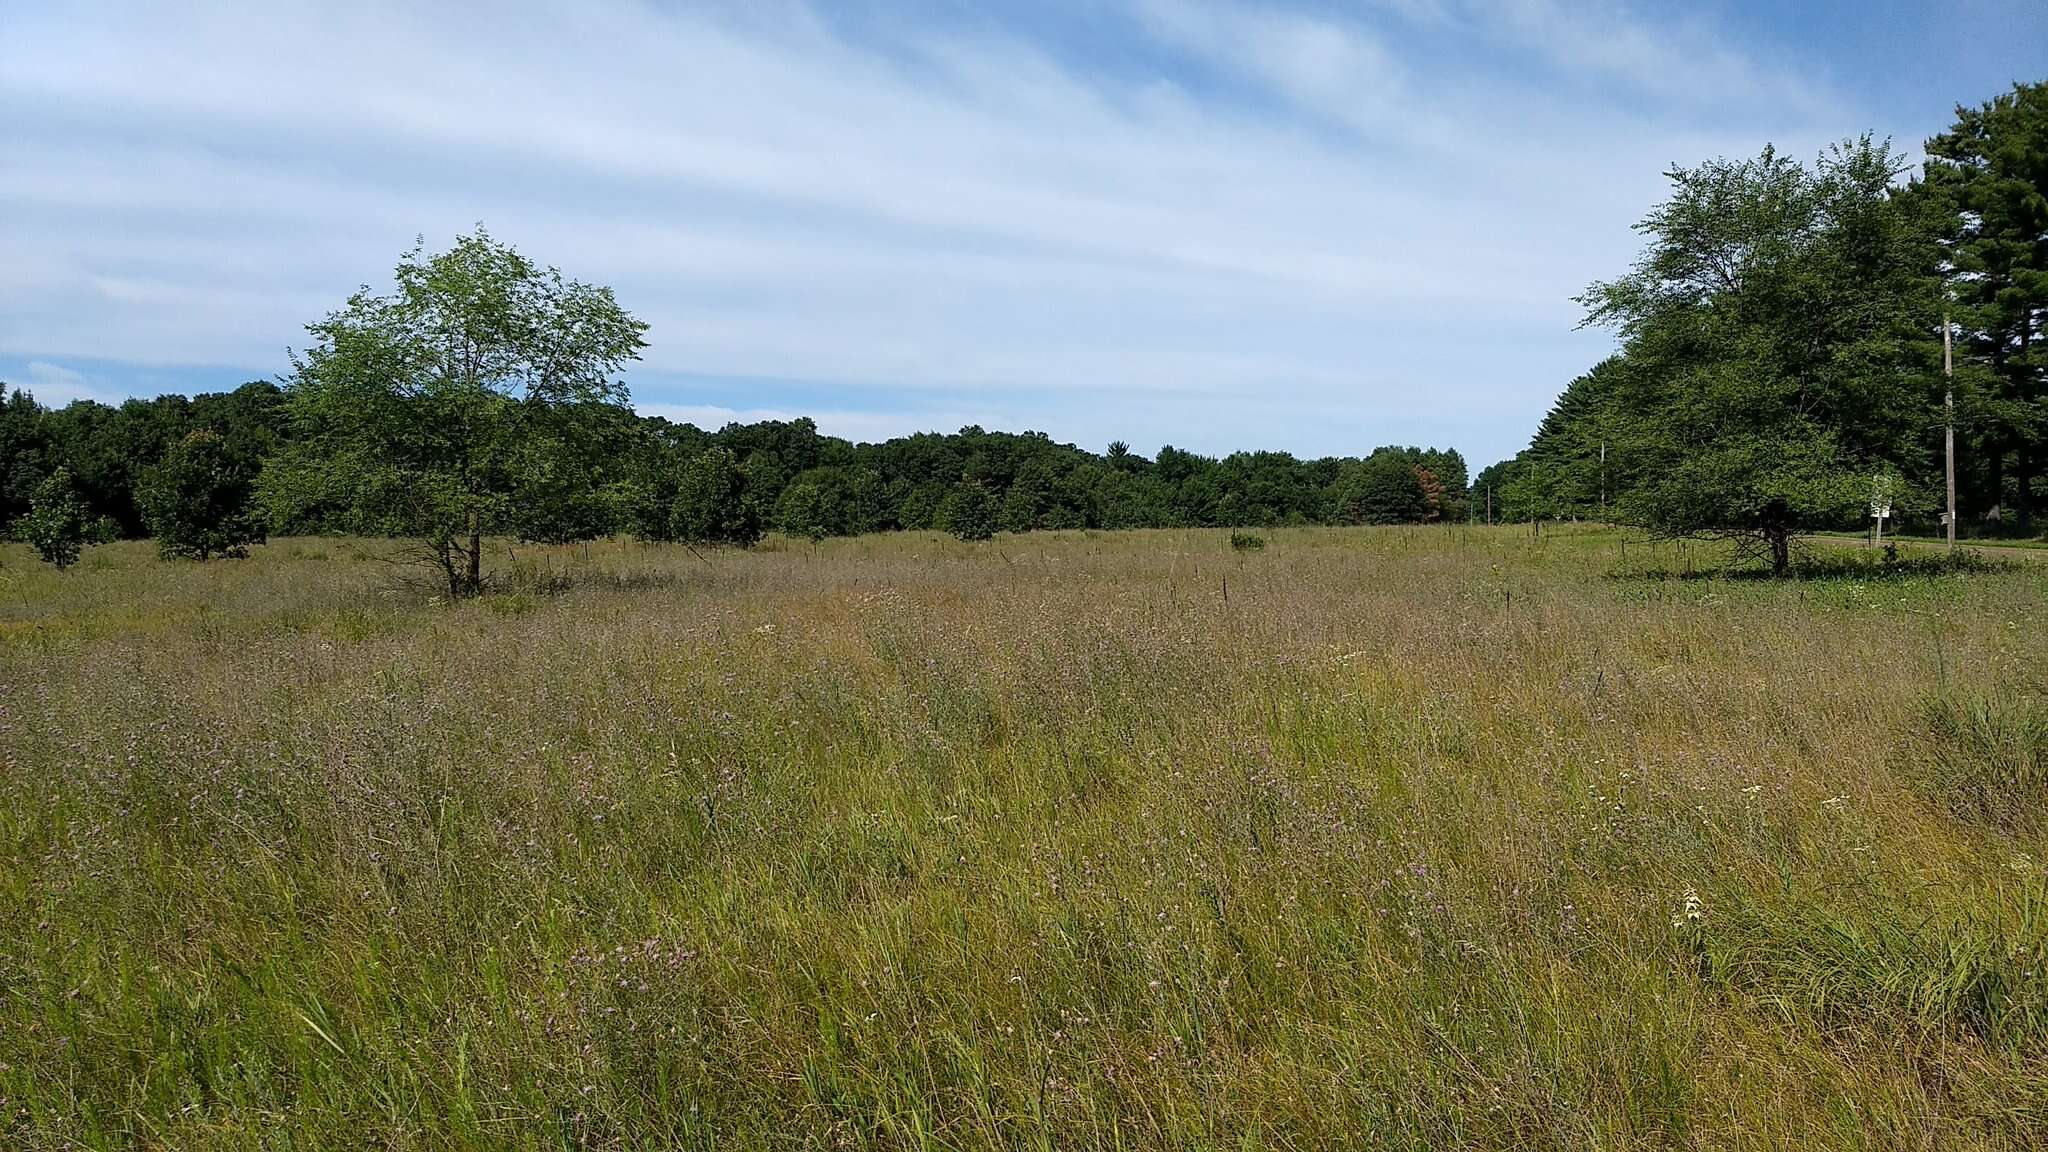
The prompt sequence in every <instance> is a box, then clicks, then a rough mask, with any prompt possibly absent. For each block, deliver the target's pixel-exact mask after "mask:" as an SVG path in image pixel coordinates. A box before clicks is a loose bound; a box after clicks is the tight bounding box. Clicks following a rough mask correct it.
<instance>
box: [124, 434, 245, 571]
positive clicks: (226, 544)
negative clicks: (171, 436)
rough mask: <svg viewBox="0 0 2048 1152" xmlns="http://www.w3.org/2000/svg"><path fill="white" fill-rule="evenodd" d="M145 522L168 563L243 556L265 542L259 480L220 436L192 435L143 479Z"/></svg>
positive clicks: (186, 437)
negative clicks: (257, 492)
mask: <svg viewBox="0 0 2048 1152" xmlns="http://www.w3.org/2000/svg"><path fill="white" fill-rule="evenodd" d="M141 503H142V514H143V520H144V522H145V523H146V524H147V525H148V527H149V531H150V534H151V535H152V536H154V537H156V545H157V551H158V553H159V554H161V555H163V556H164V557H166V558H169V557H179V556H182V557H189V558H191V559H194V560H205V559H207V558H208V557H212V556H230V557H242V556H247V555H248V554H249V545H251V544H261V543H263V539H264V530H263V520H262V518H261V516H260V515H259V512H258V509H257V506H256V499H255V484H254V477H253V475H252V474H251V472H250V470H249V469H248V467H247V466H246V465H244V464H243V463H242V462H240V461H238V460H236V459H235V458H234V456H233V454H232V453H231V452H230V451H229V449H228V445H227V441H226V440H225V439H224V438H223V437H222V436H221V435H220V434H219V433H217V432H206V431H200V432H192V433H188V434H187V435H186V436H185V438H184V439H183V440H180V441H178V443H177V444H176V445H175V446H173V447H172V448H171V450H170V451H169V452H168V453H166V454H165V455H164V458H163V461H162V462H161V463H159V464H157V465H156V466H155V467H153V468H150V469H148V470H146V471H145V472H144V473H143V476H142V484H141Z"/></svg>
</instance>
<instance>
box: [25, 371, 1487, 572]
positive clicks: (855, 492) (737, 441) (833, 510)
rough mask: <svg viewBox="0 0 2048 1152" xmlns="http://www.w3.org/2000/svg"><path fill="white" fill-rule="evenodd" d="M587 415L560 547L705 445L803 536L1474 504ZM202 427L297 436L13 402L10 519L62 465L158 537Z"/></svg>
mask: <svg viewBox="0 0 2048 1152" xmlns="http://www.w3.org/2000/svg"><path fill="white" fill-rule="evenodd" d="M587 407H588V411H587V413H585V415H586V416H587V417H588V419H585V420H582V421H579V424H580V425H581V427H583V428H584V429H585V437H586V440H587V453H585V456H586V459H587V461H588V462H589V464H590V466H591V467H592V468H594V469H595V470H596V473H597V475H596V478H595V483H592V484H590V485H588V486H587V487H583V488H582V489H581V490H580V491H579V492H577V493H576V494H575V495H574V497H573V498H564V496H563V494H562V493H560V492H558V491H554V490H552V489H551V488H550V487H549V485H548V483H547V478H546V477H539V476H534V477H528V478H527V480H528V482H527V483H525V484H522V485H515V487H514V490H513V492H512V503H513V505H514V506H515V507H516V508H518V509H519V510H520V522H519V523H518V524H516V525H515V526H513V527H512V528H511V529H510V530H511V531H512V532H513V533H514V534H517V535H521V536H524V537H526V538H529V539H534V540H543V541H548V542H556V543H559V542H563V541H569V540H578V539H587V538H593V537H597V536H605V535H612V534H617V533H636V534H639V535H642V536H645V537H650V538H666V537H667V536H668V534H669V533H670V531H671V529H670V528H669V526H668V525H669V522H670V520H671V518H672V517H671V513H672V512H673V503H674V501H675V499H676V495H677V488H678V486H679V484H682V483H684V482H685V479H686V477H687V476H688V474H689V465H690V464H691V463H692V462H693V461H696V460H697V459H698V458H699V457H701V456H704V455H705V454H706V453H711V452H722V453H725V454H729V455H730V457H731V461H732V464H733V466H734V467H735V469H736V470H737V472H738V473H739V475H740V477H741V492H742V499H743V501H744V503H745V505H746V506H747V508H748V509H749V510H751V512H752V513H753V514H754V515H755V516H756V517H757V519H758V522H759V524H760V526H761V527H764V528H774V529H778V530H781V531H784V532H788V533H790V534H791V535H797V536H845V535H856V534H859V533H863V532H877V531H888V530H892V529H938V530H951V529H953V528H955V527H956V526H961V525H959V524H958V523H956V522H958V521H960V520H962V518H963V517H965V516H967V515H970V514H972V515H977V516H984V517H986V518H987V520H988V522H989V527H990V528H991V529H993V530H995V531H1003V532H1025V531H1030V530H1033V529H1055V528H1164V527H1207V526H1277V525H1300V524H1394V523H1410V522H1413V523H1420V522H1424V521H1430V520H1437V519H1452V520H1461V519H1463V518H1464V517H1465V515H1466V513H1467V511H1468V503H1469V501H1468V492H1467V479H1466V465H1465V460H1464V458H1463V457H1462V456H1460V455H1459V454H1458V453H1457V452H1456V451H1455V450H1440V449H1433V448H1412V447H1398V446H1389V447H1383V448H1379V449H1377V450H1375V451H1373V452H1371V453H1369V454H1367V455H1364V456H1362V457H1325V458H1322V459H1317V460H1302V459H1297V458H1296V457H1294V456H1292V455H1289V454H1288V453H1285V452H1239V453H1235V454H1232V455H1230V456H1226V457H1223V458H1220V459H1218V458H1214V457H1208V456H1202V455H1199V454H1196V453H1193V452H1187V451H1183V450H1181V449H1178V448H1174V447H1172V446H1170V445H1169V446H1167V447H1164V448H1161V449H1160V450H1159V452H1158V453H1157V455H1156V456H1154V457H1152V458H1149V459H1148V458H1146V457H1145V456H1142V455H1140V454H1138V453H1136V452H1133V451H1131V450H1130V449H1129V447H1127V446H1126V445H1124V444H1122V443H1114V444H1111V445H1109V449H1108V451H1107V452H1106V453H1102V454H1098V453H1094V452H1090V451H1087V450H1086V449H1082V448H1078V447H1075V446H1074V445H1071V444H1061V443H1056V442H1055V441H1053V440H1052V439H1051V438H1050V437H1049V436H1046V435H1045V434H1043V433H1039V432H1025V433H1021V434H1019V433H1009V432H988V431H984V430H982V429H981V428H978V427H967V428H963V429H961V430H960V431H958V432H952V433H936V432H929V433H919V434H916V435H913V436H905V437H900V438H897V439H894V440H889V441H887V442H884V443H874V444H856V443H853V442H851V441H848V440H845V439H842V438H840V437H837V436H828V435H824V434H822V433H820V432H819V431H818V428H817V425H816V424H815V423H814V422H813V421H811V420H809V419H807V418H806V419H798V420H789V421H762V422H758V423H753V424H739V423H735V424H729V425H726V426H725V427H724V428H721V429H719V430H717V431H707V430H705V429H702V428H698V427H696V426H695V425H692V424H677V423H672V422H670V421H669V420H667V419H665V418H663V417H660V416H641V415H637V414H635V413H633V412H632V411H631V410H629V409H627V408H625V407H623V406H620V405H611V404H592V405H589V406H587ZM199 431H206V432H211V433H213V434H216V435H217V436H219V437H220V440H221V441H222V445H223V447H224V449H225V454H226V456H227V457H228V459H229V460H230V461H231V464H232V466H233V467H234V468H236V469H238V470H241V471H243V472H245V473H247V474H248V475H249V476H251V477H253V476H254V475H255V474H256V473H257V472H259V471H260V470H261V468H262V466H263V464H264V463H265V462H266V461H268V460H270V459H272V458H273V457H274V456H276V455H277V454H278V453H279V452H280V450H282V449H284V448H286V447H288V446H289V444H290V442H291V440H292V437H293V424H292V420H291V415H290V413H289V411H288V410H287V407H286V404H285V389H284V388H282V387H280V386H279V385H278V384H276V383H273V382H269V381H262V380H257V381H251V382H249V383H246V384H243V385H242V386H240V387H239V388H236V389H234V390H232V391H228V392H218V393H206V394H201V395H197V396H192V397H186V396H181V395H175V394H173V395H164V396H157V397H154V398H149V399H134V400H127V401H124V402H122V403H121V404H120V405H118V406H114V405H107V404H101V403H97V402H94V401H91V400H80V401H75V402H73V403H71V404H69V405H66V406H64V407H62V408H46V407H44V406H42V405H40V404H38V403H37V402H36V400H35V398H34V396H33V395H32V394H30V393H29V392H27V391H23V390H19V389H17V390H14V391H12V392H10V393H8V394H7V395H6V396H5V399H4V402H0V523H6V522H8V521H11V520H13V519H14V518H16V517H18V516H21V515H23V514H25V513H26V512H27V511H28V509H29V504H30V501H31V499H32V496H33V494H34V492H35V489H36V488H37V486H38V485H40V484H41V483H43V481H44V480H45V479H47V478H48V476H49V475H50V473H52V472H53V471H55V470H56V469H57V468H59V467H63V468H66V469H68V471H69V472H70V474H71V478H72V481H73V483H74V485H75V486H76V488H77V491H78V494H79V497H80V500H81V502H82V504H83V505H84V507H85V509H86V512H87V515H88V517H89V519H90V520H91V521H92V523H93V525H94V531H95V534H96V535H98V536H99V537H101V538H104V539H117V538H137V537H145V536H148V535H150V534H151V529H150V524H149V518H148V517H147V515H146V514H145V510H144V502H145V501H144V498H143V492H144V489H145V488H146V486H147V483H148V479H149V475H150V472H151V469H152V467H153V466H154V465H156V464H158V463H159V462H160V461H162V460H163V459H164V457H165V456H166V454H167V453H169V452H170V450H171V448H172V447H173V446H174V445H176V444H178V443H179V442H180V441H182V440H184V439H185V438H186V437H187V436H189V435H190V434H192V433H194V432H199ZM347 520H348V509H346V508H343V507H338V506H335V505H332V504H321V503H318V502H315V503H314V504H312V505H310V506H308V507H304V508H297V509H294V510H293V511H292V512H290V513H289V514H287V515H284V516H280V517H277V518H275V519H273V520H271V522H270V523H269V525H268V527H269V530H270V531H271V532H272V533H273V534H277V535H301V534H318V533H325V532H335V531H347V530H349V528H350V524H349V523H346V521H347Z"/></svg>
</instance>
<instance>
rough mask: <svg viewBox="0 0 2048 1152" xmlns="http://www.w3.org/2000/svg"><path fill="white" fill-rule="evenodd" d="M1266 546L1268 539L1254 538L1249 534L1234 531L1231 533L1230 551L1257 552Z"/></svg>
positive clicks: (1262, 537)
mask: <svg viewBox="0 0 2048 1152" xmlns="http://www.w3.org/2000/svg"><path fill="white" fill-rule="evenodd" d="M1265 546H1266V538H1265V537H1264V536H1254V535H1252V534H1251V533H1249V532H1239V531H1236V530H1234V529H1233V530H1232V531H1231V533H1230V550H1231V551H1233V552H1257V551H1258V550H1260V549H1261V548H1264V547H1265Z"/></svg>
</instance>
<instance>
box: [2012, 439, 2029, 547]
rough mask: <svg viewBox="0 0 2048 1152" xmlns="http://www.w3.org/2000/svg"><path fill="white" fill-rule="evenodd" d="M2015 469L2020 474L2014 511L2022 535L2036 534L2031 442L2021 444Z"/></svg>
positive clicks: (2014, 498) (2014, 499)
mask: <svg viewBox="0 0 2048 1152" xmlns="http://www.w3.org/2000/svg"><path fill="white" fill-rule="evenodd" d="M2014 471H2016V472H2017V473H2018V474H2019V475H2018V476H2017V477H2016V479H2017V480H2018V481H2019V491H2018V492H2016V493H2014V494H2013V511H2014V512H2015V513H2017V514H2018V516H2019V525H2020V535H2022V536H2032V535H2033V534H2034V449H2033V446H2032V445H2030V444H2024V443H2023V444H2021V445H2020V447H2019V452H2018V455H2017V458H2016V459H2015V460H2014Z"/></svg>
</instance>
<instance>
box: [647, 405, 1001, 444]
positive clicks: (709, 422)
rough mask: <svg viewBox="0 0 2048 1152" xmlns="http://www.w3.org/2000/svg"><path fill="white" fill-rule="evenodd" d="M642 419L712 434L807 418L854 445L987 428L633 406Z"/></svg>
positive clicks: (933, 420) (895, 417) (822, 413)
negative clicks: (651, 418)
mask: <svg viewBox="0 0 2048 1152" xmlns="http://www.w3.org/2000/svg"><path fill="white" fill-rule="evenodd" d="M634 407H635V409H636V410H637V411H639V413H640V414H641V415H643V416H660V417H663V418H665V419H667V420H669V421H671V422H672V423H676V424H695V425H696V426H697V427H699V428H702V429H705V430H706V431H711V432H715V431H717V430H718V429H720V428H723V427H725V426H726V425H727V424H736V423H737V424H754V423H759V422H760V421H763V420H782V421H790V420H795V419H798V418H799V417H806V416H807V417H809V418H810V419H811V420H813V421H815V422H816V423H817V425H818V431H820V432H823V433H824V434H825V435H827V436H840V437H844V438H846V439H848V440H852V441H854V442H855V443H879V442H881V441H883V440H893V439H895V438H896V437H898V436H909V435H912V434H914V433H918V432H958V431H959V430H960V429H962V428H965V427H966V426H968V425H969V424H975V423H982V424H987V422H988V418H987V417H985V416H983V417H973V416H964V415H960V414H957V413H951V414H948V413H935V412H875V411H869V412H863V411H850V410H849V411H835V410H832V409H823V410H817V411H808V410H807V411H803V412H798V411H794V410H786V409H781V408H723V407H720V406H718V405H716V404H636V405H634Z"/></svg>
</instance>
